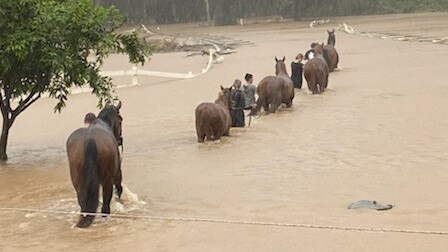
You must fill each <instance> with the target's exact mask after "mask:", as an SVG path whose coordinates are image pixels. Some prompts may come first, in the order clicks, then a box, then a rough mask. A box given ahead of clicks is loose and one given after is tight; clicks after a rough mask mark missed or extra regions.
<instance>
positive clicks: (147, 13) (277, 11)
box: [94, 0, 448, 25]
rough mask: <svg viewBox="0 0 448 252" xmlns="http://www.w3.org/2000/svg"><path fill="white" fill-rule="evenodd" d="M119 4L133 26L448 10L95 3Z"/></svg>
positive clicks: (368, 3) (272, 1)
mask: <svg viewBox="0 0 448 252" xmlns="http://www.w3.org/2000/svg"><path fill="white" fill-rule="evenodd" d="M94 2H95V3H97V4H100V5H105V6H110V5H115V6H116V7H117V8H118V9H119V10H120V11H121V12H122V13H123V14H124V15H125V16H127V17H128V18H129V22H130V23H143V22H153V21H155V22H157V23H159V24H166V23H184V22H197V21H207V11H206V9H207V8H206V6H207V3H208V5H209V13H208V14H209V17H210V21H212V22H213V23H214V24H216V25H225V24H235V23H236V22H237V20H238V19H239V18H249V17H260V16H271V15H281V16H283V17H294V18H295V19H296V20H300V19H304V18H311V17H328V16H344V15H364V14H382V13H408V12H419V11H447V10H448V1H447V0H94Z"/></svg>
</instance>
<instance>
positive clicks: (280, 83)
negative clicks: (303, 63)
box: [249, 57, 295, 116]
mask: <svg viewBox="0 0 448 252" xmlns="http://www.w3.org/2000/svg"><path fill="white" fill-rule="evenodd" d="M275 62H276V64H275V76H268V77H265V78H264V79H262V80H261V81H260V83H259V84H258V87H257V94H258V100H257V106H256V107H255V108H254V109H252V111H251V113H250V114H249V115H250V116H253V115H255V114H257V113H258V112H259V111H260V110H261V108H263V110H264V111H267V112H268V113H275V111H277V109H278V107H279V106H280V105H281V104H282V103H285V104H286V107H287V108H290V107H291V106H292V100H293V99H294V95H295V94H294V84H293V83H292V80H291V77H290V76H289V75H288V73H287V71H286V65H285V57H283V59H282V60H278V59H277V57H276V58H275Z"/></svg>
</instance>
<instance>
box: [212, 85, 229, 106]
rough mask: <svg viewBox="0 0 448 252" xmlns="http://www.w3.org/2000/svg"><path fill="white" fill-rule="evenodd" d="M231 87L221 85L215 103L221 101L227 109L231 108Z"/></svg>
mask: <svg viewBox="0 0 448 252" xmlns="http://www.w3.org/2000/svg"><path fill="white" fill-rule="evenodd" d="M232 102H233V100H232V88H231V87H230V88H224V87H223V86H221V91H220V92H219V94H218V99H216V101H215V103H221V104H223V105H224V107H226V108H227V109H229V110H231V109H232Z"/></svg>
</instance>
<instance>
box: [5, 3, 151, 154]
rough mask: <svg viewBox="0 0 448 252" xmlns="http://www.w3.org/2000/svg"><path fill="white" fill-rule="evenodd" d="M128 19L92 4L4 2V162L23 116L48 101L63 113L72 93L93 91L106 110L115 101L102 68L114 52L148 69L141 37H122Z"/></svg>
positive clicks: (117, 12) (135, 35) (127, 35)
mask: <svg viewBox="0 0 448 252" xmlns="http://www.w3.org/2000/svg"><path fill="white" fill-rule="evenodd" d="M123 23H124V18H123V17H122V16H121V15H120V13H119V11H118V10H117V9H116V8H114V7H109V8H104V7H97V6H95V5H94V4H93V3H92V2H91V1H90V0H14V1H11V0H0V110H1V114H2V117H3V124H2V132H1V137H0V160H6V159H7V155H6V147H7V142H8V134H9V130H10V129H11V126H12V125H13V123H14V120H15V119H16V118H17V116H18V115H19V114H20V113H22V112H23V111H24V110H26V109H27V108H28V107H29V106H31V105H32V104H33V103H34V102H35V101H37V100H38V99H39V98H41V97H42V96H43V95H45V94H48V95H49V96H50V97H52V98H55V99H57V104H56V106H55V108H54V110H55V112H60V111H61V109H62V108H63V107H64V106H65V101H66V100H67V96H68V95H69V93H70V88H71V87H76V86H82V85H89V86H90V87H91V88H92V89H93V91H92V93H93V94H95V95H96V96H97V97H98V98H99V103H98V105H99V106H103V105H104V104H105V103H106V102H107V101H110V99H112V98H113V96H114V86H113V84H112V82H111V79H110V78H108V77H104V76H101V75H100V73H99V69H100V66H101V65H102V63H103V61H104V59H105V58H106V57H107V55H108V54H109V53H111V52H118V53H125V54H127V55H128V56H129V60H130V61H131V62H133V63H142V64H143V63H144V62H145V57H146V56H148V55H149V51H148V50H147V49H146V48H145V46H144V45H143V44H142V43H141V42H140V41H139V39H138V37H137V34H135V33H132V34H126V35H123V34H117V33H115V31H116V30H117V29H118V28H119V27H120V26H122V24H123Z"/></svg>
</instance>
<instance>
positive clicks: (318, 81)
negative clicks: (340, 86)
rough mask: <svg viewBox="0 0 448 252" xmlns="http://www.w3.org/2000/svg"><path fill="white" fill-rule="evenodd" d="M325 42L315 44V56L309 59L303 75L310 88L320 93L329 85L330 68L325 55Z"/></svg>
mask: <svg viewBox="0 0 448 252" xmlns="http://www.w3.org/2000/svg"><path fill="white" fill-rule="evenodd" d="M323 46H324V44H323V43H322V45H321V44H315V46H314V54H315V57H314V58H312V59H310V60H308V62H307V63H306V64H305V67H304V71H303V75H304V76H305V79H306V82H307V83H308V89H309V90H310V91H311V92H313V94H320V93H322V92H324V91H325V89H326V88H327V86H328V75H329V69H328V65H327V62H326V61H325V59H324V57H323Z"/></svg>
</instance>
